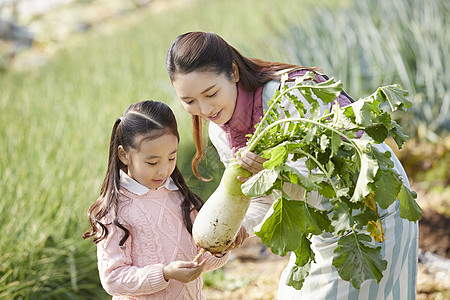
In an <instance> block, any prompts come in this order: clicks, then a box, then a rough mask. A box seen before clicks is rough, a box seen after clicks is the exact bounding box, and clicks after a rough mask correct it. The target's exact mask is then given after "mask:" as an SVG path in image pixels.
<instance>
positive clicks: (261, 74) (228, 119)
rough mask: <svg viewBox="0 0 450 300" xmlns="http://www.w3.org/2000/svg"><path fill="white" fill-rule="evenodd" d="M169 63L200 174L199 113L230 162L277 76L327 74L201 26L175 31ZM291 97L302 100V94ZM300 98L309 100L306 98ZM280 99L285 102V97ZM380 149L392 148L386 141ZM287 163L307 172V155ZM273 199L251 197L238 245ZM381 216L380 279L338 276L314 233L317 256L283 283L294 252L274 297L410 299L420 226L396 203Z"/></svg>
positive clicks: (331, 241) (251, 158)
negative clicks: (259, 55)
mask: <svg viewBox="0 0 450 300" xmlns="http://www.w3.org/2000/svg"><path fill="white" fill-rule="evenodd" d="M166 69H167V71H168V74H169V77H170V80H171V82H172V84H173V87H174V88H175V91H176V93H177V94H178V96H179V97H180V99H181V101H182V104H183V106H184V108H185V109H186V111H187V112H189V113H190V114H191V115H192V121H193V127H194V131H193V133H194V140H195V145H196V148H197V154H196V156H195V158H194V160H193V162H192V167H193V170H194V173H195V174H196V176H197V177H199V178H201V176H200V175H199V173H198V168H197V167H198V163H199V160H200V159H201V158H202V156H203V148H202V135H201V133H202V120H203V119H204V120H207V121H210V122H209V137H210V139H211V141H212V143H213V144H214V146H215V147H216V148H217V151H218V153H219V155H220V158H221V160H222V162H223V163H224V164H225V165H227V164H229V163H230V162H231V161H232V160H233V159H234V154H235V153H236V151H237V150H238V149H240V148H242V147H244V146H245V144H246V135H247V134H249V133H252V132H253V131H254V125H255V124H256V123H257V122H258V121H259V119H260V117H261V116H262V114H263V108H264V107H266V106H267V102H268V99H270V98H271V96H272V95H273V94H274V92H275V90H276V89H278V88H279V84H280V83H279V81H280V76H281V74H283V73H288V75H289V78H290V79H293V78H295V77H297V76H301V75H303V74H304V73H305V72H307V71H313V72H314V73H315V76H316V77H315V79H314V81H316V82H322V81H325V80H326V76H325V75H322V74H320V73H319V72H318V70H317V69H316V68H306V67H301V66H296V65H291V64H286V63H275V62H267V61H262V60H259V59H253V58H247V57H244V56H242V55H241V54H240V53H239V52H238V51H237V50H236V49H235V48H233V47H232V46H230V45H229V44H228V43H226V42H225V41H224V40H223V39H222V38H221V37H219V36H218V35H216V34H214V33H205V32H190V33H186V34H183V35H180V36H179V37H177V38H176V39H175V40H174V41H173V43H172V44H171V46H170V48H169V50H168V52H167V56H166ZM291 84H292V83H291ZM296 96H297V97H298V98H299V99H302V101H303V100H304V99H303V97H302V96H301V95H300V94H296ZM337 101H338V102H339V103H340V105H341V106H344V105H347V104H349V103H350V102H352V100H351V98H350V97H348V96H347V95H346V94H345V93H341V94H340V96H339V97H338V99H337ZM304 103H305V105H308V104H307V102H306V100H305V101H304ZM283 105H284V106H285V107H289V103H287V102H286V103H283ZM321 109H322V111H324V110H325V109H330V107H328V106H327V105H322V107H321ZM292 113H295V110H294V109H293V110H292ZM378 147H380V148H382V149H383V150H384V151H386V150H389V151H391V152H392V150H390V149H389V147H387V146H386V145H385V144H381V145H379V146H378ZM392 157H393V161H394V163H395V169H396V171H397V172H399V173H400V174H401V175H402V177H403V178H404V180H405V182H406V184H407V185H408V182H407V177H406V174H405V173H404V170H403V168H402V166H401V164H400V162H399V161H398V159H396V157H395V155H394V154H393V153H392ZM236 159H237V160H238V163H239V164H240V165H241V166H242V167H243V168H245V169H247V170H249V171H250V172H252V173H254V174H255V173H257V172H259V171H260V170H262V169H263V166H262V164H263V162H264V159H262V158H261V157H259V156H257V155H255V154H253V153H249V152H247V153H244V154H243V155H242V156H241V157H236ZM290 164H291V166H293V167H295V168H297V169H298V170H299V171H300V172H302V173H304V174H305V175H306V174H307V168H306V166H305V163H304V160H297V161H295V162H291V163H290ZM292 193H293V197H294V198H296V199H301V198H302V196H301V195H302V194H301V192H300V191H299V189H297V190H296V189H295V188H294V189H292ZM306 201H307V202H308V203H309V204H311V205H313V206H314V207H317V208H320V209H329V208H330V207H331V204H330V203H329V201H328V199H326V198H323V197H321V196H319V195H318V194H315V195H314V194H313V195H311V197H308V199H306ZM272 202H273V197H271V196H268V197H265V196H263V197H259V198H257V199H253V200H252V204H251V206H250V208H249V210H248V212H247V215H246V218H245V219H244V223H243V227H244V229H243V230H241V233H240V235H239V238H238V239H237V241H236V246H239V244H241V243H242V242H243V240H244V239H245V237H246V234H247V233H248V234H252V233H253V232H254V227H255V226H256V225H258V224H259V223H260V222H261V221H262V219H263V218H264V215H265V213H266V211H267V210H268V208H269V206H270V205H271V203H272ZM380 217H381V219H382V222H383V227H384V229H385V236H386V241H385V242H384V243H383V244H382V245H381V246H382V250H381V254H382V256H383V259H385V260H387V261H388V266H387V268H386V270H385V271H384V272H383V279H382V280H381V281H380V282H379V284H377V283H376V281H375V280H366V281H365V282H364V283H363V284H362V285H361V287H360V289H359V290H358V289H355V288H353V286H352V285H351V284H350V283H349V282H347V281H344V280H342V279H341V278H340V277H339V275H338V274H337V271H336V269H335V268H334V267H333V266H332V256H333V251H334V249H335V248H336V246H337V241H336V239H335V238H333V237H332V236H329V235H326V234H323V235H321V236H315V237H313V238H312V249H314V252H315V262H314V263H313V264H312V266H311V271H310V274H309V276H308V277H307V278H306V280H305V282H304V284H303V287H302V289H301V290H295V289H294V288H292V287H290V286H287V285H286V284H285V282H286V278H287V276H288V274H289V271H290V269H291V267H292V266H293V265H294V264H295V259H296V258H295V254H291V259H290V262H289V264H288V266H287V267H286V269H285V270H284V271H283V273H282V275H281V279H280V284H279V289H278V299H283V300H285V299H299V297H304V298H302V299H414V298H415V294H416V289H415V286H416V273H417V231H418V230H417V224H416V223H412V222H408V221H406V220H404V219H402V218H400V216H399V210H398V201H396V202H395V203H394V204H393V205H391V206H390V207H389V208H388V209H387V210H382V211H381V213H380Z"/></svg>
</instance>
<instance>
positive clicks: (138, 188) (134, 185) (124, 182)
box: [120, 170, 178, 196]
mask: <svg viewBox="0 0 450 300" xmlns="http://www.w3.org/2000/svg"><path fill="white" fill-rule="evenodd" d="M120 185H121V186H123V187H124V188H126V189H127V190H129V191H130V192H132V193H133V194H136V195H138V196H142V195H144V194H146V193H148V192H149V191H150V189H149V188H148V187H146V186H144V185H142V184H140V183H139V182H137V181H136V180H134V179H133V178H131V177H130V176H128V174H127V173H125V172H124V171H122V170H120ZM163 187H165V188H166V189H168V190H169V191H176V190H178V187H177V185H176V184H175V182H174V181H173V179H172V177H169V178H167V179H166V181H164V183H163V184H162V185H161V186H160V187H158V188H156V189H155V190H159V189H160V188H163Z"/></svg>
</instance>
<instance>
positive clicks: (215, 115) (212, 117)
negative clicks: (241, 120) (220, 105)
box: [209, 110, 222, 122]
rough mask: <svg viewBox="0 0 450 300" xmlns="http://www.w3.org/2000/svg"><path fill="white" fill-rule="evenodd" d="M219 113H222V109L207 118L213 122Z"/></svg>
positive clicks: (218, 116)
mask: <svg viewBox="0 0 450 300" xmlns="http://www.w3.org/2000/svg"><path fill="white" fill-rule="evenodd" d="M221 115H222V110H219V112H218V113H215V114H214V115H212V116H209V119H210V120H211V121H213V122H214V121H216V120H218V119H219V118H220V116H221Z"/></svg>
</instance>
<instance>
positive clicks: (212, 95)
mask: <svg viewBox="0 0 450 300" xmlns="http://www.w3.org/2000/svg"><path fill="white" fill-rule="evenodd" d="M217 92H218V91H216V92H215V93H214V94H211V95H206V97H208V98H212V97H214V96H216V95H217Z"/></svg>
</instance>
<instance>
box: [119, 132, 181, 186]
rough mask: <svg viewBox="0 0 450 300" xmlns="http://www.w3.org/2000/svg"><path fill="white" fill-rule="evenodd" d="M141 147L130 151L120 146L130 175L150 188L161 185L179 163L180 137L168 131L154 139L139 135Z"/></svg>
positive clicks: (123, 160)
mask: <svg viewBox="0 0 450 300" xmlns="http://www.w3.org/2000/svg"><path fill="white" fill-rule="evenodd" d="M137 139H138V141H137V142H138V143H137V144H138V145H139V143H140V148H139V149H130V150H129V151H128V152H127V151H125V149H124V148H123V147H122V145H120V146H119V158H120V160H121V161H122V162H123V163H124V164H125V165H127V167H128V176H130V177H131V178H133V179H134V180H136V181H137V182H139V183H140V184H142V185H143V186H145V187H147V188H149V189H156V188H158V187H160V186H161V185H162V184H163V183H164V181H165V180H166V179H167V178H169V176H170V175H171V174H172V172H173V170H174V169H175V166H176V163H177V150H178V139H177V137H176V136H175V135H173V134H171V133H166V134H164V135H162V136H160V137H158V138H156V139H153V140H144V139H143V137H142V136H141V137H139V136H138V137H137Z"/></svg>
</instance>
